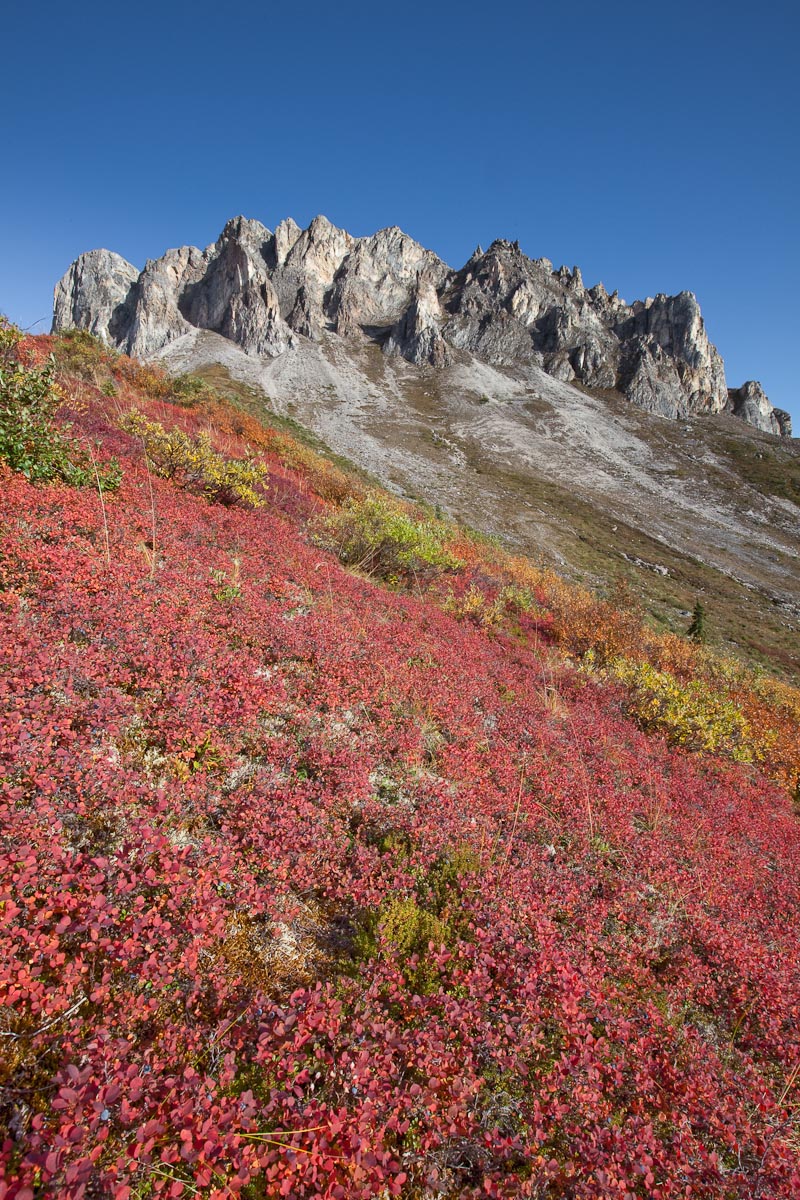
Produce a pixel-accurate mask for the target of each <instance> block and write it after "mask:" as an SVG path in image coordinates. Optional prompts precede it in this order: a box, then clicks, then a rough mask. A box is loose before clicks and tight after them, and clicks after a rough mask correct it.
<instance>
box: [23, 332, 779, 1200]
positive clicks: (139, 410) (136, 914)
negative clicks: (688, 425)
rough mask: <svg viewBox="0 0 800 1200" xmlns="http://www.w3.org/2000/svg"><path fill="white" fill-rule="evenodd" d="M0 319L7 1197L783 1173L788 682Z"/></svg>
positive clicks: (190, 382) (227, 415)
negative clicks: (20, 334)
mask: <svg viewBox="0 0 800 1200" xmlns="http://www.w3.org/2000/svg"><path fill="white" fill-rule="evenodd" d="M1 332H2V334H3V338H2V345H0V351H2V353H0V372H1V380H0V387H1V388H2V404H0V437H2V446H3V448H4V457H5V458H6V460H7V461H6V463H5V464H3V463H0V611H1V612H2V619H3V625H4V628H5V630H6V633H7V636H6V637H5V638H4V639H3V642H2V646H1V647H0V654H1V655H2V667H1V668H0V704H2V708H3V723H2V726H1V727H0V826H1V827H2V843H0V904H2V911H3V920H4V924H5V928H6V936H5V937H4V939H3V942H2V950H1V951H0V953H1V954H2V958H0V1039H1V1040H2V1048H1V1050H0V1123H1V1125H0V1127H1V1130H2V1131H1V1132H0V1200H38V1198H39V1197H51V1196H52V1197H55V1196H58V1197H65V1198H67V1200H81V1198H83V1197H94V1196H114V1197H117V1198H119V1200H129V1198H131V1197H146V1196H174V1197H180V1196H187V1197H188V1196H195V1195H197V1196H207V1197H218V1198H221V1197H233V1196H242V1197H247V1198H250V1200H255V1198H257V1197H259V1198H272V1197H279V1196H291V1197H309V1198H310V1197H317V1196H321V1197H325V1198H328V1200H333V1198H349V1197H364V1198H366V1197H389V1196H399V1197H404V1198H407V1200H422V1198H425V1200H434V1198H442V1197H509V1198H510V1197H531V1198H533V1197H548V1198H549V1197H561V1198H562V1200H567V1198H570V1200H573V1198H574V1200H579V1198H580V1200H590V1198H595V1197H598V1196H604V1197H605V1196H609V1197H611V1196H618V1197H620V1198H622V1197H625V1198H626V1200H627V1198H628V1197H652V1198H653V1200H668V1198H673V1197H690V1196H691V1197H701V1198H708V1200H711V1198H713V1200H750V1198H752V1197H759V1198H760V1200H778V1198H781V1200H784V1198H785V1200H788V1198H790V1197H792V1196H795V1195H797V1194H798V1190H800V1170H799V1169H798V1161H799V1160H800V1128H798V1124H797V1114H798V1108H797V1095H798V1093H797V1088H798V1086H800V1032H799V1031H798V1019H797V1017H798V1006H799V1005H800V987H799V986H798V985H799V984H800V979H798V961H800V959H799V958H798V951H799V950H800V944H799V943H800V921H799V920H798V917H800V877H799V875H798V863H800V831H799V830H798V819H797V804H798V800H800V797H798V793H797V788H798V779H799V778H800V738H799V737H798V733H799V731H800V694H798V692H797V691H796V690H794V689H793V688H791V687H790V686H788V685H787V684H785V683H781V682H777V681H775V680H773V679H771V678H770V677H768V676H766V675H764V674H760V673H754V672H752V671H750V670H749V669H748V668H746V667H745V666H743V665H741V664H740V663H738V662H737V661H735V660H732V659H725V658H722V657H719V656H718V655H716V654H715V653H713V652H712V651H710V650H708V649H706V648H704V647H703V646H701V645H695V644H692V643H690V642H688V641H687V640H686V639H685V638H683V637H679V636H676V635H674V634H671V633H669V632H661V633H658V632H655V631H654V630H653V629H652V628H651V627H650V626H648V625H647V624H646V623H643V621H642V614H641V611H640V610H639V608H638V607H637V605H636V603H635V600H634V599H633V598H632V597H631V596H630V594H628V593H627V592H626V590H625V589H624V588H620V589H618V591H617V594H616V597H615V601H614V602H613V603H612V602H609V601H606V600H602V599H598V598H597V597H596V596H595V595H594V594H592V593H591V592H589V591H587V590H584V589H582V588H580V587H579V586H577V585H575V584H574V583H570V582H567V581H565V580H563V579H562V578H560V577H559V576H558V575H557V574H555V573H554V572H553V571H552V570H550V569H548V568H546V567H544V566H542V565H541V564H540V563H531V561H529V560H528V559H526V558H524V557H521V556H520V557H516V556H514V555H513V554H512V553H510V552H509V550H508V549H504V548H503V547H502V546H500V545H498V544H497V543H495V542H493V541H491V540H489V539H487V538H485V537H482V536H480V535H476V534H474V533H472V532H470V531H469V530H467V529H465V528H464V527H463V526H458V525H456V524H454V523H452V522H450V521H447V520H442V519H440V517H438V516H437V515H436V514H435V512H434V511H433V510H432V509H430V508H427V509H426V508H424V507H421V506H418V505H417V506H414V505H409V504H406V503H403V502H402V501H400V500H398V499H397V498H396V497H393V496H391V495H389V494H388V493H386V492H383V491H381V490H380V489H379V488H378V487H376V486H375V485H374V484H373V483H372V482H371V481H370V480H369V479H368V478H366V477H365V476H364V475H363V474H358V473H355V472H353V471H351V470H349V469H347V468H346V467H345V465H343V464H342V463H341V462H338V463H337V462H334V461H332V460H331V459H330V458H329V457H327V456H326V455H324V454H322V453H320V452H319V450H318V449H314V448H313V447H311V446H309V445H308V444H307V442H304V441H303V440H298V438H297V437H295V436H293V435H292V433H291V432H289V431H288V429H287V422H285V421H284V422H281V421H279V420H273V421H272V423H271V424H270V418H269V415H268V414H267V413H266V411H265V407H264V405H263V403H262V402H261V400H260V399H259V397H258V396H257V397H256V403H253V404H251V411H246V409H245V407H243V405H244V403H245V401H247V403H248V404H250V402H251V401H252V400H253V397H252V396H249V394H248V393H245V394H244V398H243V394H242V393H241V392H237V388H236V387H233V386H232V385H231V383H230V377H229V376H223V377H222V378H221V382H222V384H223V385H224V387H223V390H214V389H213V388H211V387H210V386H209V385H208V384H207V383H206V384H205V385H204V384H203V383H202V382H201V381H199V380H198V379H197V378H194V377H187V376H179V377H177V378H173V377H170V376H169V375H167V374H166V373H164V372H163V371H162V370H161V369H160V368H158V367H154V366H152V365H150V366H147V365H142V364H140V363H137V362H136V361H134V360H132V359H129V358H127V357H126V356H124V355H122V354H118V353H115V352H114V351H112V350H110V349H108V348H107V347H104V346H103V345H102V344H101V343H100V342H98V341H96V340H94V339H93V338H91V337H88V336H87V335H85V334H80V333H72V334H66V335H64V336H62V337H56V338H47V337H43V338H33V339H31V338H28V339H23V340H19V339H18V338H17V337H16V336H15V335H14V334H13V332H10V331H9V330H8V328H7V327H3V329H2V331H1ZM51 353H53V354H54V355H55V360H56V362H57V364H58V366H57V372H56V375H55V376H54V377H52V376H51V375H50V374H49V373H48V368H47V366H46V363H47V359H48V356H49V355H50V354H51ZM226 389H227V392H228V394H225V390H226ZM57 406H58V411H57V413H56V415H55V416H54V417H52V416H51V414H52V410H53V409H54V408H55V407H57ZM23 410H24V419H23V417H21V416H20V413H22V412H23ZM39 412H40V413H43V414H44V415H45V419H44V421H43V422H42V423H40V424H38V425H37V421H36V414H37V413H39ZM256 412H257V413H258V417H257V416H256V415H254V414H255V413H256ZM730 419H731V420H733V418H730ZM67 423H69V425H70V427H69V428H67ZM731 436H733V435H731ZM764 436H765V437H766V436H767V435H764ZM331 440H332V439H331ZM770 444H781V445H782V443H774V440H773V442H771V443H770ZM765 461H766V460H763V459H762V460H758V462H759V469H764V470H766V469H767V467H766V466H764V463H765ZM9 463H11V464H12V465H13V466H14V468H15V469H12V466H11V465H8V464H9ZM786 503H787V504H790V503H792V501H791V500H787V501H786ZM776 536H777V535H776ZM748 569H749V568H748Z"/></svg>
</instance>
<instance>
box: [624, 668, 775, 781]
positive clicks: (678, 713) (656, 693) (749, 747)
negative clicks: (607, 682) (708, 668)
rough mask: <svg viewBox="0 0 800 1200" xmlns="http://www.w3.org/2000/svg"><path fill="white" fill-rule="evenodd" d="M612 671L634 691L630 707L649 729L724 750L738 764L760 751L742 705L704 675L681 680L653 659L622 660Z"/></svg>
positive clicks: (690, 746)
mask: <svg viewBox="0 0 800 1200" xmlns="http://www.w3.org/2000/svg"><path fill="white" fill-rule="evenodd" d="M609 673H610V674H611V676H612V677H614V678H616V679H619V680H620V681H621V682H622V683H624V684H625V685H626V686H627V687H628V689H629V691H630V711H631V714H632V715H633V716H634V717H635V719H636V721H637V723H638V724H639V726H640V727H641V728H642V729H644V730H646V731H654V732H659V733H663V734H665V735H666V737H667V739H668V741H670V742H672V743H673V744H675V745H678V746H685V747H687V748H688V749H691V750H708V751H721V752H724V753H727V754H729V755H730V756H731V757H732V758H733V759H735V760H736V761H737V762H752V761H753V759H754V758H755V757H756V752H755V749H754V746H753V743H752V738H751V731H750V727H749V725H748V722H747V720H746V719H745V717H744V715H743V713H742V711H741V709H740V708H739V707H738V706H737V705H736V704H735V703H734V702H733V701H732V700H730V699H728V697H727V696H725V694H724V693H722V692H719V691H716V690H714V689H713V688H712V687H711V686H709V684H708V683H707V682H706V681H705V680H702V679H691V680H688V681H687V682H682V681H680V680H679V679H677V678H676V677H675V676H674V675H673V674H671V672H669V671H659V670H658V669H657V668H656V667H654V666H652V665H651V664H650V663H648V662H632V661H631V660H630V659H625V658H617V659H614V660H613V661H612V662H611V663H610V664H609Z"/></svg>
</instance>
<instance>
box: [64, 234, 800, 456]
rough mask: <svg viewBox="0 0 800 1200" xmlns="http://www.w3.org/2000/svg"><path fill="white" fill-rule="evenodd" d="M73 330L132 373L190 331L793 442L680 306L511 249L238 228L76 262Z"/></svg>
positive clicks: (258, 349) (692, 306)
mask: <svg viewBox="0 0 800 1200" xmlns="http://www.w3.org/2000/svg"><path fill="white" fill-rule="evenodd" d="M72 326H76V327H78V328H85V329H90V330H91V331H92V332H93V333H96V334H98V335H99V336H100V337H102V338H103V339H104V340H105V341H107V342H108V343H110V344H112V345H114V346H116V347H118V348H119V349H122V350H125V351H126V352H127V353H129V354H132V355H136V356H138V357H143V358H147V357H152V356H153V355H156V354H158V353H159V352H160V351H161V350H163V349H164V347H165V346H167V345H168V344H169V343H171V342H173V341H175V340H176V339H178V338H180V337H182V336H183V335H184V334H187V333H190V332H191V331H192V330H193V329H198V328H199V329H209V330H213V331H214V332H216V333H219V334H222V335H223V336H224V337H227V338H229V339H231V340H232V341H233V342H235V343H237V344H238V345H239V346H241V347H242V348H243V349H244V350H245V351H246V352H247V353H249V354H252V355H256V356H265V357H276V356H278V355H280V354H283V353H285V352H286V351H287V350H291V349H292V348H293V347H295V346H296V345H297V343H298V339H299V338H311V339H314V340H317V339H319V338H321V337H322V336H323V335H325V334H333V335H338V336H339V337H342V338H345V339H354V338H364V337H369V338H372V339H375V340H378V341H380V343H381V344H382V346H383V349H384V351H385V353H387V354H397V355H401V356H402V357H404V358H406V359H408V360H409V361H411V362H414V363H417V364H431V365H433V366H436V367H441V366H445V365H447V364H448V363H450V362H452V361H453V360H454V359H455V358H458V356H459V355H469V354H472V355H475V356H477V357H478V358H480V359H483V360H485V361H487V362H489V363H492V364H493V365H497V366H514V365H527V364H532V365H535V366H539V367H543V368H544V370H545V371H547V372H548V373H549V374H550V375H552V376H554V377H555V378H556V379H560V380H562V381H565V382H572V381H574V380H577V381H578V382H580V383H582V384H584V385H586V386H588V387H591V388H598V389H616V390H618V391H620V392H622V393H623V394H624V395H625V396H626V397H627V398H628V400H630V401H631V402H632V403H634V404H636V405H637V406H638V407H640V408H643V409H645V410H647V411H650V412H654V413H658V414H660V415H662V416H665V417H684V416H688V415H692V414H714V413H718V412H722V411H727V412H732V413H733V414H734V415H735V416H738V417H740V418H741V419H742V420H744V421H746V422H747V423H748V424H750V425H753V426H755V427H756V428H758V429H761V430H764V431H765V432H768V433H775V434H782V435H785V436H789V435H790V434H791V422H790V417H789V415H788V413H785V412H784V411H783V410H781V409H777V408H774V407H773V406H772V405H771V404H770V402H769V400H768V399H767V397H766V395H765V394H764V392H763V389H762V388H761V386H760V384H758V383H755V382H753V381H750V382H747V383H745V384H744V385H743V386H742V387H741V388H738V389H732V390H730V391H729V389H728V387H727V385H726V381H725V370H724V366H723V362H722V358H721V357H720V355H719V353H718V352H717V350H716V348H715V347H714V346H713V345H712V344H711V342H710V341H709V340H708V336H707V334H706V330H705V324H704V321H703V318H702V315H701V312H700V306H699V305H698V303H697V299H696V298H695V296H694V295H693V294H692V293H691V292H681V293H680V294H679V295H677V296H666V295H661V294H660V295H658V296H656V297H655V298H648V299H647V300H645V301H636V302H635V303H634V304H632V305H628V304H626V303H625V302H624V301H623V300H621V299H620V298H619V296H618V295H617V293H616V292H613V293H612V294H611V295H609V293H608V292H607V291H606V289H605V288H604V286H603V285H602V283H599V284H597V285H596V286H595V287H592V288H586V287H585V286H584V283H583V280H582V278H581V273H580V270H579V269H578V268H577V267H575V268H573V270H569V268H567V267H561V268H559V269H558V270H554V268H553V264H552V263H551V262H550V261H549V260H548V259H545V258H541V259H537V260H532V259H530V258H528V257H527V256H526V255H524V254H523V253H522V251H521V250H520V248H519V244H518V243H517V242H513V243H512V242H507V241H495V242H493V243H492V245H491V246H490V247H489V249H488V250H487V251H485V252H484V251H483V250H482V249H481V248H480V247H478V249H476V251H475V253H474V254H473V255H472V257H471V258H470V260H469V262H467V263H466V265H465V266H464V267H462V269H461V270H460V271H454V270H452V269H451V268H450V267H448V266H447V265H446V264H445V263H444V262H442V260H441V259H440V258H438V257H437V256H436V255H435V254H434V253H433V252H432V251H430V250H426V249H425V248H424V247H423V246H421V245H419V243H417V242H415V241H414V240H413V239H412V238H410V237H409V236H408V235H407V234H405V233H403V231H402V230H400V229H398V228H396V227H393V228H390V229H383V230H381V231H380V232H378V233H376V234H374V235H373V236H371V237H365V238H355V237H352V236H351V235H350V234H349V233H347V232H345V231H344V230H342V229H338V228H337V227H336V226H334V225H332V224H331V223H330V221H328V220H327V219H326V218H325V217H322V216H319V217H316V218H315V219H314V220H313V221H312V222H311V224H310V225H309V227H308V228H307V229H305V230H301V229H300V227H299V226H298V225H297V224H296V223H295V222H294V221H292V220H291V219H289V220H285V221H282V222H281V223H280V224H279V225H278V227H277V229H276V230H275V232H274V233H272V232H271V231H270V230H269V229H267V228H266V227H265V226H264V225H262V224H261V223H260V222H258V221H254V220H249V219H247V218H245V217H235V218H234V219H232V220H231V221H229V222H228V223H227V225H226V226H225V228H224V229H223V231H222V233H221V234H220V236H219V238H218V239H217V241H216V242H215V243H214V244H213V245H211V246H209V247H207V248H206V249H205V250H202V251H201V250H199V249H197V248H196V247H192V246H183V247H181V248H180V249H177V250H168V251H167V252H166V254H164V255H163V256H162V257H161V258H159V259H155V260H150V261H148V262H147V264H146V265H145V268H144V270H143V271H142V272H141V273H139V272H138V271H137V269H136V268H135V267H134V266H132V265H131V264H130V263H128V262H126V261H125V259H123V258H121V257H120V256H119V255H117V254H113V253H111V252H110V251H108V250H92V251H90V252H89V253H87V254H82V255H81V256H80V257H79V258H78V259H77V260H76V261H75V262H74V263H73V264H72V266H71V267H70V269H69V270H68V271H67V273H66V274H65V275H64V277H63V278H62V279H61V280H60V282H59V283H58V284H57V286H56V289H55V302H54V316H53V329H54V330H55V331H57V330H62V329H65V328H70V327H72Z"/></svg>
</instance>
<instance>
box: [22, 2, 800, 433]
mask: <svg viewBox="0 0 800 1200" xmlns="http://www.w3.org/2000/svg"><path fill="white" fill-rule="evenodd" d="M2 36H3V42H4V45H3V69H2V72H1V73H0V111H1V112H2V114H3V121H2V126H3V132H2V140H0V161H2V178H1V179H0V218H1V219H0V311H5V312H6V313H7V314H8V315H9V316H11V317H12V318H13V319H14V320H16V321H18V322H19V323H21V324H23V325H26V326H27V325H31V324H33V323H34V322H36V321H38V320H39V319H40V318H44V321H43V323H42V324H41V325H38V326H37V329H46V328H48V327H49V319H50V311H51V304H52V288H53V285H54V283H55V282H56V280H57V279H58V278H59V276H60V275H61V274H62V273H63V272H64V271H65V270H66V268H67V267H68V266H69V263H70V262H71V260H72V259H74V258H75V257H76V256H77V255H78V254H79V253H80V252H81V251H83V250H88V249H91V248H93V247H96V246H105V247H107V248H109V249H112V250H116V251H118V252H119V253H120V254H122V255H124V256H125V257H126V258H128V259H129V260H130V261H131V262H133V263H135V264H137V265H139V266H143V265H144V261H145V259H147V258H149V257H157V256H158V255H160V254H161V253H163V251H164V250H165V249H166V248H167V247H168V246H176V245H181V244H183V243H187V242H191V243H194V244H196V245H199V246H205V245H207V244H208V243H209V242H211V241H213V240H214V239H215V238H216V236H217V234H218V233H219V231H220V229H221V228H222V225H223V224H224V222H225V221H226V219H227V218H228V217H230V216H233V215H235V214H238V213H243V214H245V215H246V216H250V217H257V218H258V219H259V220H261V221H263V222H264V223H265V224H266V225H268V226H270V228H274V226H275V225H276V224H277V222H278V221H279V220H280V219H281V218H282V217H284V216H288V215H291V216H293V217H294V218H295V219H296V220H297V221H299V222H300V223H301V224H307V223H308V221H309V220H310V219H311V218H312V217H313V216H314V215H315V214H316V213H318V212H322V213H325V215H326V216H328V217H329V218H330V219H331V220H332V221H334V222H335V223H336V224H339V225H343V226H344V227H345V228H347V229H348V230H350V232H351V233H354V234H367V233H372V232H374V231H375V230H376V229H378V228H381V227H383V226H385V225H400V226H401V227H402V228H403V229H405V230H406V231H407V232H408V233H410V234H411V235H412V236H413V237H415V238H417V239H418V240H419V241H421V242H422V243H424V244H425V245H426V246H429V247H430V248H431V249H433V250H435V251H436V252H437V253H438V254H440V255H441V257H442V258H444V259H445V260H446V261H447V262H449V263H450V264H452V265H454V266H461V265H462V263H463V262H464V261H465V260H466V258H467V257H468V256H469V254H470V253H471V251H472V250H473V248H474V247H475V245H476V244H477V243H479V242H480V243H481V244H482V245H484V246H486V245H488V243H489V242H491V241H492V239H493V238H495V237H506V238H510V239H512V240H513V239H515V238H518V239H519V241H520V243H521V245H522V248H523V250H525V252H526V253H528V254H530V255H531V256H532V257H539V256H541V255H546V256H547V257H548V258H551V259H552V260H553V261H554V263H555V264H556V266H558V265H560V264H561V263H562V262H564V263H567V265H569V266H572V265H574V264H577V265H579V266H580V267H581V269H582V271H583V277H584V281H585V282H586V283H587V285H591V284H593V283H595V282H597V281H598V280H600V279H602V281H603V282H604V283H605V284H606V286H607V287H608V288H609V290H613V289H614V288H618V289H619V291H620V294H621V295H622V296H623V297H624V298H625V299H626V300H628V301H631V300H634V299H636V298H644V297H645V296H647V295H653V294H655V293H656V292H660V291H661V292H670V293H671V292H678V291H681V290H684V289H688V290H690V291H693V292H695V293H696V294H697V296H698V298H699V300H700V303H701V305H702V309H703V313H704V316H705V318H706V324H707V328H708V330H709V333H710V336H711V338H712V340H713V341H714V342H715V343H716V344H717V346H718V348H719V349H720V351H721V353H722V355H723V357H724V359H725V364H726V368H727V376H728V383H729V385H731V386H736V385H738V384H741V383H742V382H743V381H744V380H745V379H753V378H754V379H759V380H761V382H762V383H763V385H764V387H765V389H766V391H767V393H768V395H769V396H770V399H771V400H772V401H773V403H774V404H777V405H779V406H781V407H783V408H788V409H789V410H790V411H792V412H793V415H794V418H795V428H796V429H797V428H798V427H800V385H799V384H798V380H797V377H796V376H797V373H796V365H795V359H796V355H797V351H798V333H797V325H798V318H797V310H798V301H797V290H798V286H800V261H799V260H800V238H799V235H798V216H799V215H800V203H798V189H799V185H800V119H799V112H800V106H799V104H798V91H799V89H800V71H799V70H798V59H800V8H798V5H797V4H796V2H795V0H761V2H760V3H758V4H753V3H747V4H745V3H743V2H742V0H728V2H727V3H720V2H717V0H692V2H689V0H672V2H662V3H648V2H647V0H636V2H629V0H622V2H619V0H605V2H604V3H600V2H599V0H594V2H591V3H589V2H586V0H574V2H572V3H564V2H563V0H562V2H559V0H551V2H550V3H548V4H540V3H533V2H528V3H524V2H522V0H518V2H511V0H482V2H481V3H479V4H476V3H472V2H471V0H457V2H456V0H439V2H437V0H429V2H428V3H427V4H424V3H420V2H419V0H406V2H405V3H403V4H395V5H390V4H381V3H370V4H366V3H353V2H352V0H336V2H333V0H331V2H329V3H326V4H321V3H318V2H317V0H307V2H306V3H305V4H302V5H292V4H290V3H287V2H284V3H281V4H273V3H255V2H253V0H240V2H239V3H229V4H223V3H220V2H219V0H217V2H216V3H213V4H212V3H209V2H208V0H196V2H195V3H192V4H190V3H175V2H174V0H160V2H159V3H153V2H152V0H139V2H138V3H136V4H132V5H117V4H112V3H108V0H105V2H104V3H102V4H100V3H98V2H97V0H81V2H80V3H78V4H75V5H65V4H63V3H59V4H54V3H51V2H50V0H46V2H45V3H40V4H38V5H35V6H34V5H27V6H24V7H23V6H22V5H14V6H13V8H11V9H10V11H6V12H4V16H3V22H2Z"/></svg>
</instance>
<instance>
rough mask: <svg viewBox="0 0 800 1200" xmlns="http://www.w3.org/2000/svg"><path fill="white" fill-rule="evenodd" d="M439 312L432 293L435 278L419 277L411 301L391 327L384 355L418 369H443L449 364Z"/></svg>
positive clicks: (433, 276)
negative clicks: (428, 366) (427, 364)
mask: <svg viewBox="0 0 800 1200" xmlns="http://www.w3.org/2000/svg"><path fill="white" fill-rule="evenodd" d="M443 316H444V314H443V312H442V308H441V305H440V303H439V296H438V293H437V291H436V282H435V274H427V275H426V274H421V275H420V277H419V279H418V280H417V283H416V287H415V288H414V293H413V299H412V301H411V304H410V305H409V306H408V308H407V309H406V311H405V313H404V314H403V316H402V317H400V319H399V320H398V321H397V322H396V323H395V325H394V326H393V327H392V331H391V333H390V334H389V337H388V340H387V341H386V342H385V344H384V347H383V348H384V352H385V353H386V354H388V355H392V354H399V355H402V357H403V358H406V359H408V360H409V362H414V363H417V364H419V365H422V364H424V363H429V364H430V365H431V366H432V367H445V366H447V364H448V363H449V362H450V361H451V359H452V355H451V353H450V350H449V347H448V345H447V342H446V341H445V340H444V338H443V337H442V331H441V325H442V319H443Z"/></svg>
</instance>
